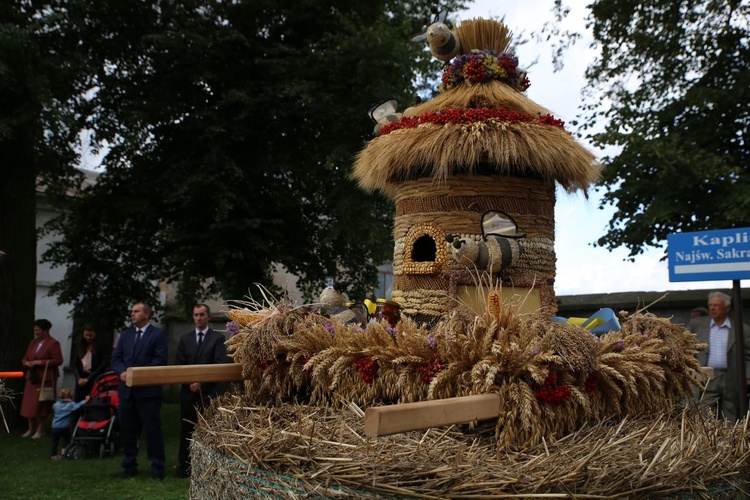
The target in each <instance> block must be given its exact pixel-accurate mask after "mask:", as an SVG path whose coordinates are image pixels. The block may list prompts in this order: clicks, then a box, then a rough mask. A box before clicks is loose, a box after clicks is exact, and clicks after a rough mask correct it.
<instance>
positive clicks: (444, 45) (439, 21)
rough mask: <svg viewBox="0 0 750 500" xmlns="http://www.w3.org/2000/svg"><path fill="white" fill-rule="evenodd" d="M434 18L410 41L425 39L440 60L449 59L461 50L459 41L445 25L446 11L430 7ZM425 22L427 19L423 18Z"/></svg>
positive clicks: (433, 53) (445, 60)
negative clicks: (424, 29) (425, 28)
mask: <svg viewBox="0 0 750 500" xmlns="http://www.w3.org/2000/svg"><path fill="white" fill-rule="evenodd" d="M432 13H433V14H434V15H435V18H434V20H433V22H432V24H430V25H429V26H428V27H427V30H426V31H425V32H424V33H421V34H419V35H417V36H415V37H413V38H412V39H411V41H412V42H421V41H423V40H425V39H426V40H427V43H428V44H429V45H430V52H432V55H433V56H435V58H437V59H439V60H440V61H444V62H447V61H450V60H451V59H453V58H454V57H456V56H457V55H458V53H459V52H460V51H461V41H460V40H459V39H458V36H456V34H455V33H454V32H453V31H451V30H450V29H449V28H448V26H446V25H445V17H446V16H447V15H448V13H447V11H445V10H442V11H440V12H438V10H437V8H436V7H433V8H432ZM425 24H427V20H425Z"/></svg>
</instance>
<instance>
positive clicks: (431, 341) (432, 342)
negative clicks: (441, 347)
mask: <svg viewBox="0 0 750 500" xmlns="http://www.w3.org/2000/svg"><path fill="white" fill-rule="evenodd" d="M427 343H428V344H429V345H430V347H435V346H436V345H437V340H435V337H433V336H432V335H430V336H429V337H427Z"/></svg>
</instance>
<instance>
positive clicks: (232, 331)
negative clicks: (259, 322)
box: [226, 321, 240, 337]
mask: <svg viewBox="0 0 750 500" xmlns="http://www.w3.org/2000/svg"><path fill="white" fill-rule="evenodd" d="M226 332H227V333H228V334H229V336H230V337H234V336H235V335H237V334H238V333H240V327H239V325H238V324H237V323H235V322H234V321H230V322H229V323H227V326H226Z"/></svg>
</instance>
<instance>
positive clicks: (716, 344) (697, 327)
mask: <svg viewBox="0 0 750 500" xmlns="http://www.w3.org/2000/svg"><path fill="white" fill-rule="evenodd" d="M731 308H732V298H731V297H730V296H729V295H727V294H725V293H721V292H712V293H710V294H709V295H708V316H701V317H697V318H693V319H691V320H690V324H689V328H690V330H691V331H693V332H694V333H695V335H696V338H697V340H698V342H701V343H706V344H708V349H707V350H706V351H703V352H699V353H698V362H699V363H700V364H701V366H710V367H712V368H713V369H714V376H713V378H712V379H711V380H710V381H709V382H708V387H707V388H706V392H705V394H704V395H703V399H702V400H701V405H703V406H711V407H712V408H714V409H718V410H719V417H723V418H725V419H727V420H729V421H730V422H732V423H734V422H735V421H736V420H737V418H738V417H743V416H744V415H737V403H738V401H739V389H740V388H739V387H737V354H736V351H735V342H734V339H735V336H734V335H735V334H734V328H733V325H732V322H731V320H730V319H729V311H730V309H731ZM743 333H744V340H745V346H744V347H745V374H746V376H750V327H749V326H747V325H743ZM748 382H750V381H748Z"/></svg>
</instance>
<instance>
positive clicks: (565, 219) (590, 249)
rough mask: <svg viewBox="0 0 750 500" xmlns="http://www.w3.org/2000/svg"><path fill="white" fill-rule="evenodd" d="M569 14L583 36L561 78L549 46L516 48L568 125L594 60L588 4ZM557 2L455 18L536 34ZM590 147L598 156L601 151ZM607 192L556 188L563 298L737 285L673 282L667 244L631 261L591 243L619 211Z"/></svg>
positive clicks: (480, 0)
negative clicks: (605, 200) (500, 21)
mask: <svg viewBox="0 0 750 500" xmlns="http://www.w3.org/2000/svg"><path fill="white" fill-rule="evenodd" d="M567 3H568V4H569V5H571V13H570V15H569V16H568V18H567V20H566V22H565V27H567V28H569V29H574V30H576V31H578V32H580V33H582V34H583V35H584V37H583V39H582V40H580V41H578V43H576V44H575V45H574V46H573V47H572V48H571V49H570V50H569V51H568V52H567V54H566V56H565V65H564V68H563V69H562V70H561V71H559V72H557V73H555V72H554V70H553V65H552V57H551V51H552V49H551V46H550V45H549V44H537V43H534V42H529V43H527V44H524V45H521V46H520V47H519V48H518V51H517V54H516V55H517V56H518V58H519V64H520V66H521V67H525V66H527V65H529V64H530V63H531V62H532V61H534V60H535V59H538V60H537V62H536V64H534V65H533V66H531V67H530V68H528V76H529V79H530V81H531V87H530V88H529V89H528V90H527V91H526V95H527V96H528V97H529V98H530V99H531V100H533V101H534V102H536V103H538V104H540V105H542V106H544V107H545V108H547V109H549V110H550V111H552V113H553V114H554V115H555V116H557V117H558V118H562V119H563V120H565V122H566V129H567V130H569V131H574V129H572V128H571V127H570V125H567V124H568V123H570V121H571V120H573V119H575V118H576V117H577V115H578V113H579V108H580V106H581V104H582V103H583V97H582V95H581V93H582V90H583V89H584V87H585V85H586V79H585V77H584V72H585V70H586V67H587V66H588V65H589V63H590V62H591V61H593V60H594V58H595V57H596V51H595V50H594V49H592V48H590V44H591V41H592V38H591V35H590V32H587V31H586V27H585V17H586V15H587V14H588V12H587V10H586V8H585V4H586V3H587V2H579V1H575V0H573V1H568V2H567ZM553 4H554V2H553V0H524V1H523V2H519V1H516V0H476V1H475V2H473V3H472V5H471V6H470V8H469V9H468V10H467V11H459V12H455V13H452V14H451V18H453V19H456V20H458V21H461V20H464V19H472V18H477V17H482V18H489V17H491V18H496V19H497V18H501V17H503V16H504V18H505V24H506V25H507V26H508V28H510V30H511V31H512V32H513V33H515V34H519V33H526V34H528V33H530V32H532V31H538V30H540V29H541V27H542V25H543V23H544V22H545V21H548V20H552V18H553V16H552V7H553ZM587 147H588V148H589V149H590V150H591V151H592V152H593V153H594V154H596V155H597V157H601V156H602V152H601V151H598V150H596V149H594V148H593V147H592V146H591V145H587ZM600 199H601V195H600V194H598V193H596V192H590V193H589V199H586V198H585V196H584V195H583V194H582V193H578V194H568V193H566V192H565V191H563V190H561V189H559V188H558V191H557V204H556V207H555V251H556V254H557V279H556V282H555V293H556V294H557V295H576V294H589V293H612V292H627V291H666V290H694V289H729V288H731V287H732V282H731V281H719V282H716V281H696V282H676V283H670V281H669V271H668V267H667V261H666V260H661V259H662V257H663V256H665V252H666V246H665V248H661V249H650V250H648V251H646V252H645V253H643V254H641V255H639V256H637V257H636V258H635V261H634V262H630V261H628V260H627V257H628V251H627V250H626V249H624V248H620V249H616V250H614V251H612V252H610V251H609V250H607V249H605V248H602V247H595V246H593V245H592V244H593V243H594V242H595V241H596V240H597V239H598V238H600V237H601V236H603V235H604V233H605V232H606V227H607V224H608V222H609V220H610V219H611V216H612V214H613V213H614V208H612V207H608V208H606V209H604V210H600V209H599V201H600Z"/></svg>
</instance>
